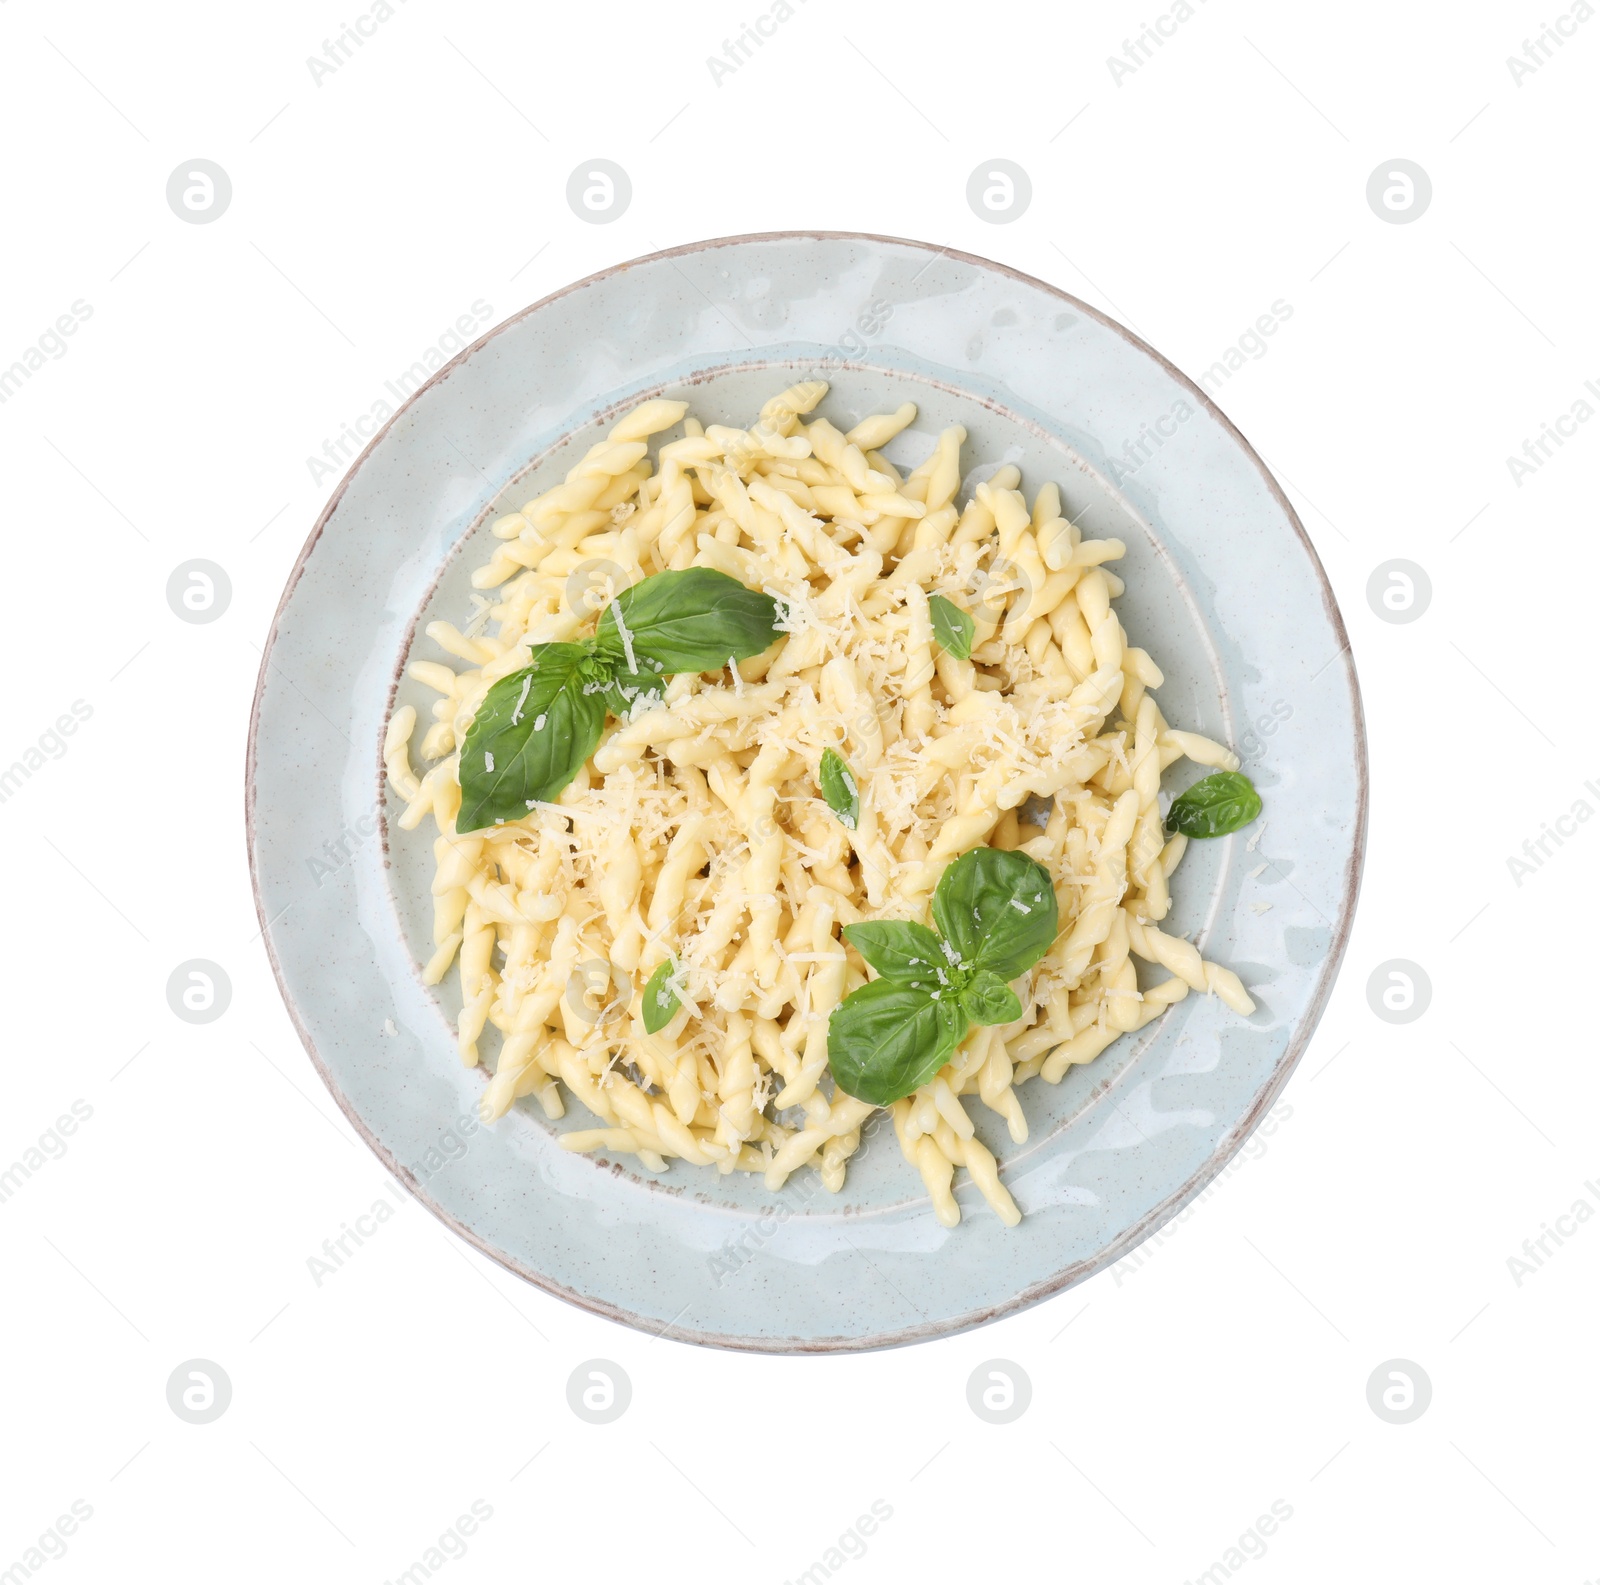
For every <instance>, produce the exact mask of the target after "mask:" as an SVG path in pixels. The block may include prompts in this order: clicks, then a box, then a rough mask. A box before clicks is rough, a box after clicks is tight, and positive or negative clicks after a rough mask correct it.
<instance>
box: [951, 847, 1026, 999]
mask: <svg viewBox="0 0 1600 1585" xmlns="http://www.w3.org/2000/svg"><path fill="white" fill-rule="evenodd" d="M933 922H934V923H935V924H936V925H938V927H939V929H940V931H941V932H942V933H943V935H944V938H945V940H946V941H948V942H949V943H950V945H951V946H953V947H954V948H955V949H956V951H957V952H958V953H959V954H960V957H961V961H962V963H963V965H964V966H966V967H967V968H972V969H992V970H993V971H994V972H995V973H996V974H998V975H999V976H1000V978H1001V979H1002V980H1014V979H1015V978H1016V977H1017V976H1018V975H1019V974H1021V973H1022V972H1023V970H1025V969H1030V968H1032V967H1033V965H1034V964H1035V963H1037V962H1038V961H1039V959H1040V958H1041V957H1043V956H1044V954H1045V951H1046V949H1047V948H1048V947H1049V945H1050V943H1051V942H1052V941H1054V940H1055V938H1056V894H1055V888H1054V886H1053V885H1052V884H1051V881H1050V872H1049V871H1048V870H1047V869H1046V868H1045V867H1044V866H1043V865H1042V864H1040V863H1039V862H1038V861H1037V860H1035V859H1031V858H1029V857H1028V855H1027V854H1026V853H1008V852H1003V851H1002V850H1000V849H998V848H974V849H973V850H972V852H970V853H963V854H962V855H961V857H960V858H958V859H957V860H956V861H955V863H953V864H951V865H950V866H949V868H947V869H946V870H945V872H944V874H943V875H941V876H940V877H939V885H938V887H937V888H936V889H935V891H934V894H933Z"/></svg>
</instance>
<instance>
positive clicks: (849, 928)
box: [844, 919, 952, 991]
mask: <svg viewBox="0 0 1600 1585" xmlns="http://www.w3.org/2000/svg"><path fill="white" fill-rule="evenodd" d="M844 938H845V940H846V941H848V942H849V943H850V945H851V946H853V947H854V948H855V949H856V951H857V952H859V953H860V954H861V956H862V957H864V958H865V959H866V960H867V962H868V963H870V964H871V965H872V966H873V968H875V969H876V970H877V971H878V973H880V974H881V975H883V977H884V978H885V979H887V980H898V981H899V982H900V983H901V984H902V985H906V986H909V987H910V988H911V989H912V990H922V991H936V990H938V989H940V987H941V986H945V985H948V984H950V982H951V973H950V971H951V968H952V965H951V964H950V963H949V962H948V961H947V960H946V958H945V953H944V943H943V942H942V941H941V940H940V939H939V938H938V936H936V935H935V934H934V933H933V931H931V930H930V929H929V928H928V927H927V926H926V925H919V924H914V923H912V922H911V921H910V920H900V919H869V920H868V921H867V922H866V923H865V924H859V925H846V926H845V927H844Z"/></svg>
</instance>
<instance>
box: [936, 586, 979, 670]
mask: <svg viewBox="0 0 1600 1585" xmlns="http://www.w3.org/2000/svg"><path fill="white" fill-rule="evenodd" d="M928 615H929V616H930V617H931V618H932V620H933V636H934V638H935V639H937V640H938V642H939V647H940V648H941V649H944V650H947V651H948V652H949V653H950V654H952V655H954V656H955V658H956V659H957V660H970V659H971V657H972V641H973V639H974V638H976V637H977V636H978V625H977V623H976V622H974V621H973V619H972V618H971V616H969V615H968V614H967V612H965V611H963V610H962V609H961V607H960V606H959V605H957V604H956V603H955V602H954V601H953V600H947V599H945V597H944V596H943V595H942V594H934V595H930V596H929V597H928Z"/></svg>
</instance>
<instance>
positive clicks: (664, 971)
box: [639, 958, 683, 1035]
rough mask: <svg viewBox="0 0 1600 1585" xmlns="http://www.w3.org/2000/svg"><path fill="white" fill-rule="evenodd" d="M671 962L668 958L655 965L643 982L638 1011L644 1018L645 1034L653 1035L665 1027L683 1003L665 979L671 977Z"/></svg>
mask: <svg viewBox="0 0 1600 1585" xmlns="http://www.w3.org/2000/svg"><path fill="white" fill-rule="evenodd" d="M672 971H673V963H672V959H671V958H668V959H666V960H665V962H663V963H659V964H657V966H656V971H655V973H654V974H652V975H651V976H650V978H649V979H648V980H646V981H645V982H644V995H643V996H642V997H640V999H639V1001H640V1006H639V1011H640V1015H641V1016H642V1017H643V1019H644V1030H645V1033H646V1034H647V1035H654V1034H657V1033H659V1032H660V1031H661V1030H663V1029H665V1028H666V1027H667V1025H668V1024H670V1023H671V1022H672V1020H673V1019H674V1018H676V1017H677V1015H678V1009H679V1008H680V1007H682V1006H683V1003H682V1002H680V1001H679V1000H678V993H677V992H676V991H675V990H673V989H672V987H671V986H670V985H668V984H667V981H668V980H670V979H671V978H672Z"/></svg>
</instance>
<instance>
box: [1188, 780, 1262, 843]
mask: <svg viewBox="0 0 1600 1585" xmlns="http://www.w3.org/2000/svg"><path fill="white" fill-rule="evenodd" d="M1260 813H1261V794H1260V793H1258V792H1257V791H1256V790H1255V787H1254V786H1253V785H1252V783H1251V781H1250V778H1249V777H1248V776H1243V775H1241V774H1240V773H1239V772H1238V771H1236V770H1224V771H1218V772H1217V774H1216V775H1215V776H1207V777H1206V778H1205V780H1204V781H1197V782H1196V783H1195V784H1194V786H1192V787H1190V788H1189V789H1188V790H1187V791H1186V792H1182V793H1179V794H1178V796H1177V797H1176V798H1174V799H1173V800H1172V807H1171V808H1170V809H1169V810H1168V811H1167V830H1169V831H1181V832H1182V833H1183V835H1184V836H1186V837H1225V836H1228V835H1229V834H1230V833H1232V832H1234V831H1238V830H1240V829H1242V828H1243V827H1244V826H1247V825H1249V824H1250V822H1251V821H1252V820H1254V819H1255V818H1256V816H1257V815H1259V814H1260Z"/></svg>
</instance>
